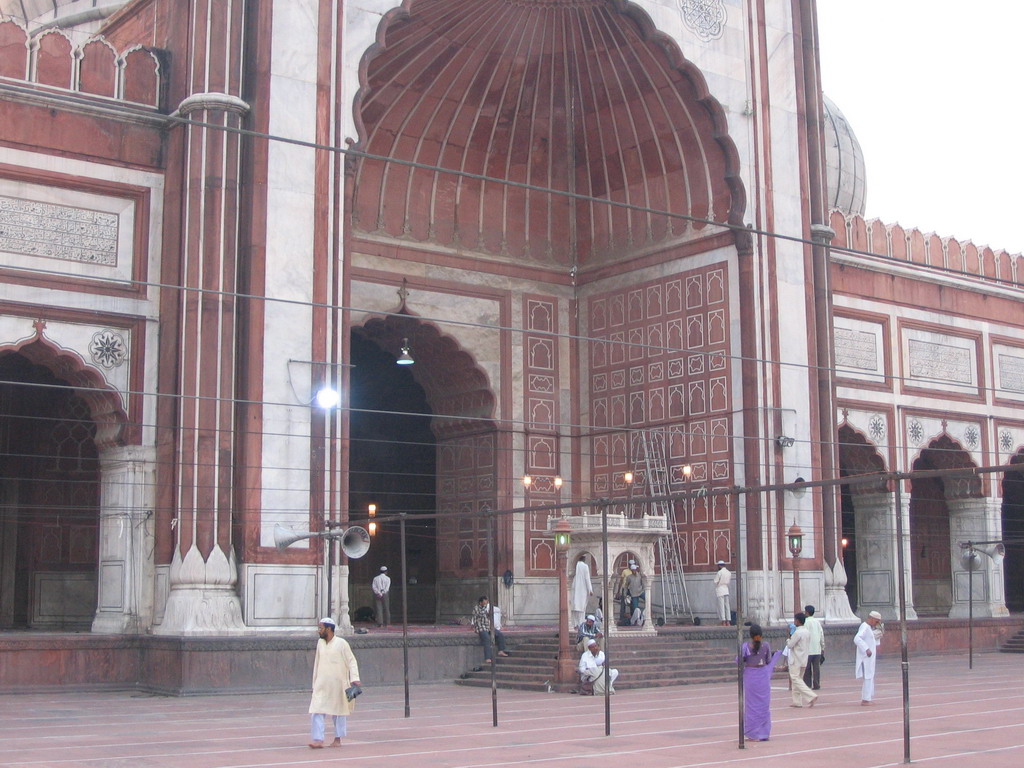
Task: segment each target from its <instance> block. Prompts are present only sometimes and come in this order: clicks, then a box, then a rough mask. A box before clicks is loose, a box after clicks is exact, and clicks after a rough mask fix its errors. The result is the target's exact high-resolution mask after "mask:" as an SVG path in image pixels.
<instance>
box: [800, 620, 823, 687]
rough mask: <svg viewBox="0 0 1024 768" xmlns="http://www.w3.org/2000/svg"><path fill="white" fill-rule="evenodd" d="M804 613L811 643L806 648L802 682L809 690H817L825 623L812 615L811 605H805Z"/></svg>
mask: <svg viewBox="0 0 1024 768" xmlns="http://www.w3.org/2000/svg"><path fill="white" fill-rule="evenodd" d="M804 613H806V614H807V618H806V619H805V620H804V626H805V627H807V631H808V632H809V633H810V634H811V645H810V648H808V649H807V651H808V653H807V671H805V672H804V682H805V683H807V685H808V686H810V688H811V690H814V691H817V690H818V689H819V688H821V662H823V661H824V660H825V625H824V623H823V622H822V620H821V619H819V618H818V617H817V616H815V615H814V606H813V605H805V606H804Z"/></svg>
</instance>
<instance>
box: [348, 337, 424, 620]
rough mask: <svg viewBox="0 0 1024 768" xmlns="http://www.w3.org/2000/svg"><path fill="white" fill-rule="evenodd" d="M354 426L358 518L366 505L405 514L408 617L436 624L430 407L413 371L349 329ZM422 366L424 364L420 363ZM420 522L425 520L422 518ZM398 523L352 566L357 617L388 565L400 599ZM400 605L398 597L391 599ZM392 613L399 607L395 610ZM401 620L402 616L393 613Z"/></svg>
mask: <svg viewBox="0 0 1024 768" xmlns="http://www.w3.org/2000/svg"><path fill="white" fill-rule="evenodd" d="M351 362H352V365H353V366H354V368H353V369H352V373H351V377H350V388H351V393H350V398H351V400H350V404H351V408H352V416H351V421H350V426H349V436H350V442H351V446H352V449H351V458H350V460H349V499H350V507H351V509H352V515H353V516H361V515H362V514H364V513H365V511H366V509H367V507H368V505H369V504H375V505H377V509H378V510H379V511H380V512H381V514H384V515H393V514H396V513H405V514H407V515H409V519H408V522H407V523H406V546H407V553H406V554H407V570H408V579H409V585H408V587H409V593H410V599H409V611H410V613H409V619H410V620H411V621H428V620H429V621H433V619H434V614H435V611H436V607H435V589H434V587H435V583H436V572H437V556H436V549H437V548H436V544H435V539H436V529H437V526H436V523H435V520H434V519H433V517H430V518H422V517H421V516H422V515H423V513H433V512H434V509H435V482H436V473H437V462H436V450H437V447H436V440H435V438H434V434H433V432H432V431H431V429H430V418H431V410H430V405H429V403H428V402H427V397H426V393H424V391H423V387H421V386H420V385H419V384H418V383H417V382H416V379H415V377H414V376H413V372H412V370H411V366H400V365H396V364H395V356H394V355H392V354H390V353H389V352H387V351H385V350H384V349H383V348H381V347H380V346H378V344H377V343H376V342H375V341H374V340H373V338H371V337H370V336H369V335H368V334H367V333H366V330H365V329H362V328H357V329H354V330H353V331H352V354H351ZM420 364H421V365H422V364H423V363H422V361H421V362H420ZM418 517H419V518H420V519H418ZM400 538H401V537H400V531H399V526H398V525H397V524H395V523H391V524H382V525H380V526H379V528H378V531H377V533H376V534H375V540H374V542H373V545H372V547H371V549H370V552H369V553H368V555H367V556H366V557H364V558H361V559H359V560H353V561H351V562H350V563H349V567H350V571H349V579H350V580H351V583H352V584H353V585H354V587H355V588H354V589H353V597H354V598H355V599H354V601H353V605H352V610H353V614H354V615H355V616H359V615H360V612H361V610H362V609H363V608H369V607H372V606H373V600H372V595H371V592H370V590H369V584H370V581H371V580H372V579H373V577H374V576H375V575H376V574H377V573H379V572H380V567H381V566H387V568H388V571H389V573H390V575H391V579H392V582H393V589H394V591H395V595H396V596H397V594H398V588H399V587H398V585H399V580H400V579H401V571H400V563H401V543H400ZM392 602H393V603H394V602H395V601H394V600H393V601H392ZM393 610H394V606H393ZM395 616H396V618H397V613H395Z"/></svg>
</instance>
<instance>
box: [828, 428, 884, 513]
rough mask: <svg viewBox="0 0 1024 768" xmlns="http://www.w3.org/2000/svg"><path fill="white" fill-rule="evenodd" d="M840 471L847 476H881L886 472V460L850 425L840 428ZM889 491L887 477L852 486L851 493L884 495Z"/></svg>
mask: <svg viewBox="0 0 1024 768" xmlns="http://www.w3.org/2000/svg"><path fill="white" fill-rule="evenodd" d="M839 469H840V471H841V472H842V473H843V474H845V475H847V476H851V477H852V476H855V475H869V474H881V473H884V472H885V459H883V458H882V455H881V454H880V453H879V452H878V449H877V448H876V447H875V446H874V445H873V444H872V443H871V442H870V441H869V440H868V439H867V438H866V437H865V436H864V435H863V434H861V433H860V432H859V431H858V430H856V429H854V428H853V427H851V426H850V425H849V424H843V425H842V426H840V427H839ZM887 490H888V486H887V484H886V479H885V477H879V478H878V481H877V482H871V483H858V484H856V485H851V486H850V493H852V494H856V495H862V494H866V493H884V492H886V491H887Z"/></svg>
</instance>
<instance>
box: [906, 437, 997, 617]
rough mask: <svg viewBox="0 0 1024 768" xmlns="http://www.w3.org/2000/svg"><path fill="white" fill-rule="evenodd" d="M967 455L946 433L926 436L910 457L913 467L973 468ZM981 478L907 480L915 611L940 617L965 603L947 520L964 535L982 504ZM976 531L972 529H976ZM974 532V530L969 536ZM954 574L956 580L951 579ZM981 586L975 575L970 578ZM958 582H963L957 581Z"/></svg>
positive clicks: (966, 598) (956, 546) (915, 469)
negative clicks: (924, 443)
mask: <svg viewBox="0 0 1024 768" xmlns="http://www.w3.org/2000/svg"><path fill="white" fill-rule="evenodd" d="M973 465H974V462H972V461H971V457H970V455H969V454H968V453H967V452H966V451H965V450H964V449H963V447H962V446H961V445H960V444H959V443H957V442H956V441H955V440H953V438H951V437H950V436H949V435H947V434H942V435H940V436H939V437H937V438H935V439H934V440H932V441H931V442H930V443H929V444H928V447H927V448H925V449H924V450H923V451H921V455H920V456H919V457H918V458H917V460H916V461H914V464H913V469H914V471H924V470H937V469H938V470H941V469H955V468H959V467H970V466H973ZM981 495H982V493H981V481H980V480H979V479H978V478H977V477H976V476H964V475H956V476H949V477H922V478H916V479H914V480H913V481H912V482H911V491H910V555H911V564H910V567H911V573H912V575H913V600H914V606H915V607H916V609H917V612H918V615H924V616H927V615H932V616H946V615H949V614H950V613H953V612H954V609H955V607H956V604H957V603H963V604H964V605H966V604H967V602H968V595H967V593H966V583H967V580H966V578H965V577H966V572H963V573H954V568H953V562H954V561H955V560H956V561H958V560H959V548H958V542H957V541H954V538H953V536H952V535H951V531H952V529H953V526H951V519H952V518H956V519H957V524H956V526H955V527H956V529H957V531H958V535H959V533H960V532H964V531H966V533H965V534H964V536H965V537H970V536H971V535H972V534H971V533H970V531H971V529H972V527H971V525H970V520H972V519H974V518H976V517H977V514H976V512H975V511H972V510H973V508H974V507H976V506H978V504H980V503H982V501H983V500H982V498H981ZM981 530H982V529H981V528H978V531H979V532H980V531H981ZM974 535H975V536H977V534H974ZM954 576H956V580H954ZM975 581H977V582H978V584H979V585H980V584H982V582H981V580H980V579H975ZM960 582H964V584H963V585H961V584H960Z"/></svg>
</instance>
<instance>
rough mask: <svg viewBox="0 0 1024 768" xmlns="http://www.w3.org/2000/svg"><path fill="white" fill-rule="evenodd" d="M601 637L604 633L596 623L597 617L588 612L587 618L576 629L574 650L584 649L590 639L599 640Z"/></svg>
mask: <svg viewBox="0 0 1024 768" xmlns="http://www.w3.org/2000/svg"><path fill="white" fill-rule="evenodd" d="M602 637H604V634H602V632H601V625H600V624H598V623H597V617H596V616H595V615H594V614H592V613H588V614H587V618H586V619H585V620H584V622H583V623H582V624H580V625H579V627H577V629H576V650H577V651H585V650H587V646H588V645H590V641H591V640H597V641H600V640H601V638H602ZM598 645H600V642H598Z"/></svg>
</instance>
